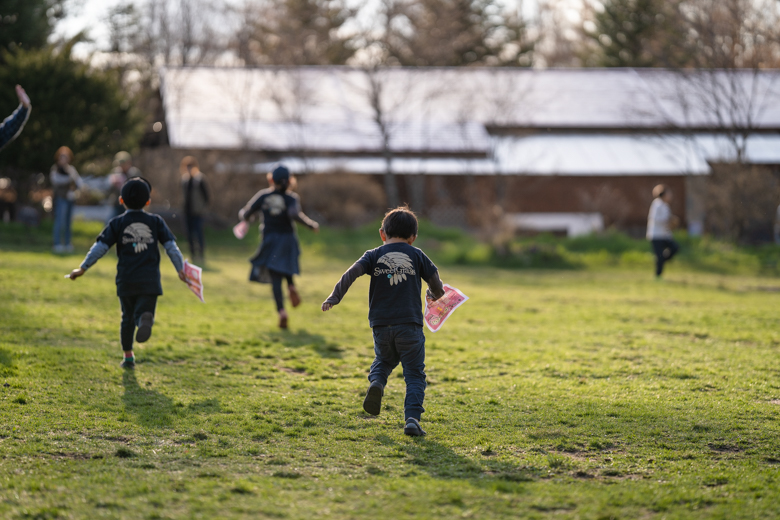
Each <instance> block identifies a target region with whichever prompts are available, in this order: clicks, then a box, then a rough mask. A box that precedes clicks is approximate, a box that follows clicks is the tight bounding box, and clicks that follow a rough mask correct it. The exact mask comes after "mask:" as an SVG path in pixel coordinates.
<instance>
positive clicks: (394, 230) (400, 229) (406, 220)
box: [382, 206, 417, 238]
mask: <svg viewBox="0 0 780 520" xmlns="http://www.w3.org/2000/svg"><path fill="white" fill-rule="evenodd" d="M382 229H383V230H384V232H385V235H386V236H387V238H412V237H415V236H417V216H416V215H415V214H414V212H413V211H412V210H411V209H409V206H399V207H397V208H395V209H392V210H390V211H388V212H387V213H386V214H385V218H384V220H382Z"/></svg>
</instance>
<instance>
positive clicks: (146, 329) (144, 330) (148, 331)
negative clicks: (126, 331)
mask: <svg viewBox="0 0 780 520" xmlns="http://www.w3.org/2000/svg"><path fill="white" fill-rule="evenodd" d="M152 325H154V314H152V313H151V312H145V313H143V314H141V319H140V320H138V331H137V332H136V333H135V340H136V341H137V342H138V343H144V342H145V341H147V340H148V339H149V338H151V337H152Z"/></svg>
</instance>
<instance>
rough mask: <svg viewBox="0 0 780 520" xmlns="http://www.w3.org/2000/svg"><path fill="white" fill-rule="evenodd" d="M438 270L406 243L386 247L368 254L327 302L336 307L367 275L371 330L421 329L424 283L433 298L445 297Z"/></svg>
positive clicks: (343, 279)
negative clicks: (385, 327) (404, 326)
mask: <svg viewBox="0 0 780 520" xmlns="http://www.w3.org/2000/svg"><path fill="white" fill-rule="evenodd" d="M438 272H439V270H438V268H437V267H436V266H435V265H434V263H433V262H432V261H431V259H430V258H428V257H427V256H426V254H425V253H423V252H422V251H421V250H420V249H418V248H416V247H414V246H410V245H409V244H407V243H405V242H395V243H392V244H385V245H383V246H380V247H377V248H376V249H371V250H369V251H366V252H365V253H364V254H363V256H362V257H361V258H360V259H359V260H358V261H357V262H355V263H354V265H353V266H352V267H350V268H349V270H348V271H347V272H346V273H344V275H343V276H342V277H341V280H339V283H337V284H336V287H334V288H333V292H332V293H331V295H330V296H329V297H328V299H327V300H325V301H326V302H327V303H330V304H333V305H335V304H337V303H339V302H340V301H341V299H342V298H343V297H344V295H345V294H346V292H347V289H348V288H349V286H350V285H352V282H354V281H355V279H356V278H357V277H358V276H362V275H364V274H368V275H369V276H370V277H371V285H370V287H369V290H368V321H369V323H370V324H371V326H372V327H379V326H383V325H399V324H402V323H416V324H417V325H420V326H421V327H422V325H423V313H422V300H421V298H420V292H421V291H422V282H423V280H425V282H426V283H427V284H428V285H429V286H430V288H431V294H432V297H434V298H440V297H441V296H442V295H443V294H444V289H443V288H442V283H441V280H440V279H439V275H438Z"/></svg>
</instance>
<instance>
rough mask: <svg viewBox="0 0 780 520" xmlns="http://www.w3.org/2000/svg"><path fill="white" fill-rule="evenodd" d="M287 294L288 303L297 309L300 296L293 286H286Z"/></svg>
mask: <svg viewBox="0 0 780 520" xmlns="http://www.w3.org/2000/svg"><path fill="white" fill-rule="evenodd" d="M287 292H289V293H290V303H292V306H293V307H297V306H298V305H300V304H301V295H300V294H298V289H296V288H295V286H294V285H288V286H287Z"/></svg>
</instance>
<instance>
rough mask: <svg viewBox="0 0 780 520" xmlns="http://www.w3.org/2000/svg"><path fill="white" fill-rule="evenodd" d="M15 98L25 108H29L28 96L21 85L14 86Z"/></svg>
mask: <svg viewBox="0 0 780 520" xmlns="http://www.w3.org/2000/svg"><path fill="white" fill-rule="evenodd" d="M16 97H18V98H19V103H21V104H22V105H24V106H26V107H27V108H30V106H32V105H31V103H30V96H28V95H27V92H25V91H24V89H23V88H22V86H21V85H16Z"/></svg>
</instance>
